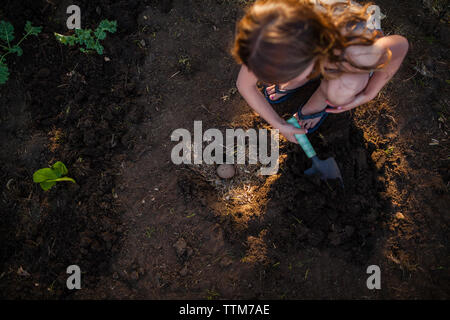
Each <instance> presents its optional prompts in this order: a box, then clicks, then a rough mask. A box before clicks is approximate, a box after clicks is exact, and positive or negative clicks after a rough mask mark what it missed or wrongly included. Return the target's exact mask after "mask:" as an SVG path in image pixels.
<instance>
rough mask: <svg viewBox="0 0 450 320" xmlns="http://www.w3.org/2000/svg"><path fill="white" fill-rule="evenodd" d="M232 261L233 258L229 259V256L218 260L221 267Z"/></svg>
mask: <svg viewBox="0 0 450 320" xmlns="http://www.w3.org/2000/svg"><path fill="white" fill-rule="evenodd" d="M232 263H233V260H231V258H230V257H223V258H222V260H220V266H221V267H223V268H226V267H228V266H229V265H231V264H232Z"/></svg>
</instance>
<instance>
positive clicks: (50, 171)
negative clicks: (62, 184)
mask: <svg viewBox="0 0 450 320" xmlns="http://www.w3.org/2000/svg"><path fill="white" fill-rule="evenodd" d="M67 173H69V171H68V170H67V168H66V166H65V165H64V163H62V162H61V161H58V162H56V163H55V164H53V166H52V167H51V168H43V169H39V170H38V171H36V172H35V173H34V174H33V181H34V182H36V183H39V184H40V185H41V188H42V189H43V190H44V191H47V190H48V189H50V188H51V187H53V186H54V185H55V184H56V182H57V181H70V182H73V183H76V182H75V180H73V179H72V178H69V177H65V176H66V175H67Z"/></svg>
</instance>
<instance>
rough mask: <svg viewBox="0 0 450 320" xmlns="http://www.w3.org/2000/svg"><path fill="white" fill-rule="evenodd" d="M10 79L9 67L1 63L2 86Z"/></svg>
mask: <svg viewBox="0 0 450 320" xmlns="http://www.w3.org/2000/svg"><path fill="white" fill-rule="evenodd" d="M8 78H9V71H8V66H7V65H6V64H4V63H3V62H0V84H4V83H6V81H8Z"/></svg>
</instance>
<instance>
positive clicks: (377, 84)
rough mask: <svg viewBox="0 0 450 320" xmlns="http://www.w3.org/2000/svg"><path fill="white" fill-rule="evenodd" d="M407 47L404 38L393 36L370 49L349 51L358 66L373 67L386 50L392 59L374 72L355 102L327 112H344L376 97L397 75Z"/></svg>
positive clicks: (381, 39)
mask: <svg viewBox="0 0 450 320" xmlns="http://www.w3.org/2000/svg"><path fill="white" fill-rule="evenodd" d="M408 47H409V45H408V40H407V39H406V38H405V37H402V36H399V35H393V36H388V37H383V38H380V39H378V40H377V41H376V42H375V43H374V44H373V45H372V46H370V47H365V48H362V47H361V46H356V47H355V48H353V51H350V52H349V55H350V57H353V59H352V60H353V61H354V62H356V63H357V64H358V65H367V66H370V65H373V64H374V62H376V61H379V59H380V58H381V57H382V56H383V55H384V53H385V52H386V49H390V50H391V52H392V57H391V60H390V61H389V63H388V64H387V65H386V66H385V67H384V68H383V69H381V70H378V71H376V72H374V75H373V76H372V78H370V80H369V83H368V84H367V87H366V88H365V89H364V91H363V92H362V93H361V94H359V95H358V96H357V97H356V98H355V100H353V101H352V102H351V103H349V104H347V105H345V106H341V107H340V108H339V109H330V108H327V112H329V113H340V112H345V111H348V110H350V109H353V108H355V107H357V106H360V105H362V104H364V103H367V102H369V101H371V100H372V99H374V98H375V97H376V96H377V95H378V92H380V90H381V89H382V88H383V87H384V86H385V85H386V83H387V82H388V81H389V80H391V78H392V77H393V76H394V74H395V73H397V71H398V69H399V68H400V65H401V64H402V62H403V59H404V58H405V56H406V53H407V52H408ZM358 60H359V61H358ZM374 60H376V61H374Z"/></svg>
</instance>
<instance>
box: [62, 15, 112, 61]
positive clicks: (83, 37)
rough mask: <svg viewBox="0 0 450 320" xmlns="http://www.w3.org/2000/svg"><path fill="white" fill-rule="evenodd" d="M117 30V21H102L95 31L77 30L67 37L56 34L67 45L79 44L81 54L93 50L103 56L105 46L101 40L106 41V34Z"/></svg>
mask: <svg viewBox="0 0 450 320" xmlns="http://www.w3.org/2000/svg"><path fill="white" fill-rule="evenodd" d="M116 30H117V21H109V20H106V19H105V20H102V21H101V22H100V24H99V25H98V27H97V29H95V31H92V30H91V29H75V34H73V35H71V36H65V35H62V34H59V33H56V32H55V36H56V39H57V40H58V41H59V42H61V43H62V44H65V45H71V46H73V45H75V44H79V45H81V46H84V48H80V51H81V52H84V53H87V52H91V51H93V50H95V51H97V53H98V54H103V49H104V48H103V46H102V45H101V44H100V40H104V39H106V32H110V33H114V32H116Z"/></svg>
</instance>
